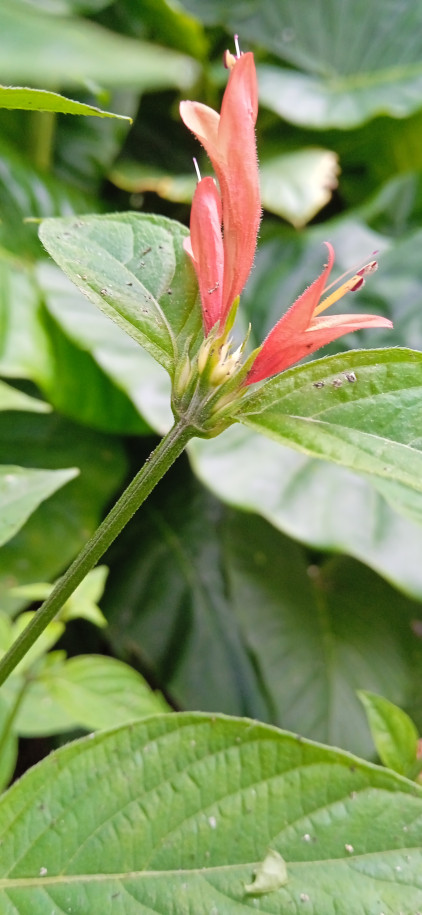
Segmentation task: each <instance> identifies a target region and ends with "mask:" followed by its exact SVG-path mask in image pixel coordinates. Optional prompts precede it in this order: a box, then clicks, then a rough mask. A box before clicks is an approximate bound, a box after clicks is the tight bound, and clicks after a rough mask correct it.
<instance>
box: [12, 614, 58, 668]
mask: <svg viewBox="0 0 422 915" xmlns="http://www.w3.org/2000/svg"><path fill="white" fill-rule="evenodd" d="M34 613H35V611H32V610H28V611H27V612H26V613H21V614H20V616H18V618H17V620H16V622H15V623H14V624H13V626H12V642H14V641H15V640H16V639H18V638H19V636H20V635H21V633H22V632H23V631H24V629H26V627H27V625H28V623H30V622H31V620H32V619H33V617H34ZM64 629H65V626H64V623H61V622H59V620H53V621H52V622H51V623H49V624H48V626H47V627H46V628H45V629H44V631H43V632H42V633H41V635H39V636H38V638H37V640H36V642H34V644H33V645H31V648H30V649H29V650H28V651H27V652H26V655H25V656H24V657H23V658H22V660H21V661H20V662H19V664H17V666H16V667H15V669H14V671H13V673H14V674H16V675H17V676H19V674H21V673H24V672H25V671H27V670H29V669H30V668H31V667H32V665H33V664H34V663H35V661H38V660H39V658H42V656H43V655H45V654H47V652H48V651H50V648H52V647H53V645H55V644H56V642H57V641H58V639H59V638H60V636H61V635H63V632H64Z"/></svg>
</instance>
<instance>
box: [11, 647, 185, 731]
mask: <svg viewBox="0 0 422 915" xmlns="http://www.w3.org/2000/svg"><path fill="white" fill-rule="evenodd" d="M51 659H52V663H51V664H47V665H46V666H45V667H44V668H42V670H41V671H40V672H39V673H38V676H37V677H33V678H32V679H31V682H30V683H29V685H28V687H27V689H26V691H25V694H24V697H23V700H22V702H21V704H20V706H19V709H18V713H17V715H16V719H15V722H14V731H15V733H16V734H19V735H20V736H23V737H41V736H48V735H49V734H61V733H65V732H66V731H70V730H74V729H75V728H86V729H87V730H89V731H92V730H100V729H103V728H106V727H115V726H117V725H121V724H126V722H128V721H132V720H133V719H135V718H145V717H146V716H148V715H153V714H158V713H162V712H168V711H169V706H168V705H167V703H166V702H165V700H164V698H163V697H162V696H161V694H160V693H154V692H153V691H152V690H151V689H150V687H149V686H148V685H147V683H146V682H145V680H144V679H143V677H141V675H140V674H139V673H137V672H136V671H135V670H133V669H132V668H131V667H129V666H128V665H127V664H123V663H122V662H121V661H117V660H115V659H114V658H105V657H102V656H100V655H94V654H91V655H79V656H78V657H77V658H71V659H70V660H64V659H63V660H61V659H57V661H55V660H54V657H53V655H51ZM14 679H15V682H13V681H14ZM19 682H20V679H19V678H13V677H11V678H10V680H9V681H8V683H6V684H5V686H4V690H3V694H4V696H5V697H7V698H8V700H9V702H10V703H11V702H12V701H13V697H14V695H15V693H16V690H17V689H18V688H19Z"/></svg>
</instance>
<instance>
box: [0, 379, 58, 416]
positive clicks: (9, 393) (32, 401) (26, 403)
mask: <svg viewBox="0 0 422 915" xmlns="http://www.w3.org/2000/svg"><path fill="white" fill-rule="evenodd" d="M0 410H28V411H30V412H32V413H50V412H51V407H50V404H48V403H45V401H44V400H37V399H36V398H35V397H28V395H27V394H24V393H23V391H19V390H18V389H17V388H12V387H11V385H10V384H6V383H5V382H4V381H0Z"/></svg>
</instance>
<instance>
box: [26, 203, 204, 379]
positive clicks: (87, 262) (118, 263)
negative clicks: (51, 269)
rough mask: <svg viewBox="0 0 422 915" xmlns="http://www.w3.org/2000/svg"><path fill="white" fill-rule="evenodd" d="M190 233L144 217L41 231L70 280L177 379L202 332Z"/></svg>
mask: <svg viewBox="0 0 422 915" xmlns="http://www.w3.org/2000/svg"><path fill="white" fill-rule="evenodd" d="M187 234H188V232H187V229H185V228H184V227H183V226H182V225H180V224H179V223H177V222H174V221H173V220H170V219H166V218H164V217H160V216H146V215H144V214H139V213H118V214H115V215H110V216H88V217H81V218H80V219H47V220H45V221H44V222H43V223H42V225H41V228H40V238H41V241H42V242H43V244H44V245H45V247H46V249H47V251H48V252H49V254H51V256H52V257H53V258H54V260H55V261H56V263H57V264H58V265H59V267H61V268H62V270H63V271H64V272H65V273H66V274H67V276H69V277H70V279H71V280H72V281H73V282H74V283H75V284H76V286H78V288H79V289H80V290H81V291H82V292H83V293H84V294H85V295H86V296H87V298H88V299H89V300H90V301H91V302H93V303H94V305H97V307H98V308H100V310H101V311H103V312H104V313H105V314H106V315H107V316H108V317H110V318H112V320H114V321H115V322H116V323H117V324H118V325H119V327H121V328H123V330H125V331H126V332H127V333H128V334H129V335H130V336H131V337H133V338H134V339H135V340H136V341H137V342H138V343H139V344H140V345H141V346H143V347H144V348H145V349H146V350H147V351H148V352H149V353H150V354H151V355H152V356H153V357H154V359H156V360H157V362H159V363H160V364H161V365H162V366H163V367H164V368H165V369H166V370H167V371H168V372H169V373H170V374H171V375H172V373H173V370H174V366H175V364H176V362H177V359H178V357H179V356H180V355H181V353H183V351H184V350H185V348H186V343H187V340H189V341H190V343H191V345H192V344H194V342H195V341H196V342H198V341H199V338H200V334H201V330H202V318H201V310H200V307H199V302H198V294H197V283H196V278H195V275H194V272H193V269H192V267H191V266H190V264H189V262H188V258H187V256H186V254H185V252H184V250H183V239H184V238H186V236H187Z"/></svg>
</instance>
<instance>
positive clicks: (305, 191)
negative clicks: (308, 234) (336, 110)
mask: <svg viewBox="0 0 422 915" xmlns="http://www.w3.org/2000/svg"><path fill="white" fill-rule="evenodd" d="M338 172H339V165H338V159H337V156H336V154H335V153H333V152H331V151H330V150H328V149H313V148H310V149H302V150H300V151H299V152H292V153H284V154H282V155H279V156H274V157H273V158H271V159H266V160H264V161H263V162H262V164H261V168H260V184H261V198H262V205H263V207H264V208H265V209H267V210H269V211H270V212H271V213H277V215H278V216H283V218H284V219H287V220H288V221H289V222H291V223H292V225H294V226H295V227H296V228H302V227H303V226H304V225H306V223H307V222H309V221H310V220H311V219H313V217H314V216H315V215H316V214H317V213H318V211H319V210H320V209H322V207H324V206H325V205H326V204H327V203H328V202H329V200H330V199H331V193H332V191H333V190H334V188H336V187H337V175H338Z"/></svg>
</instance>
